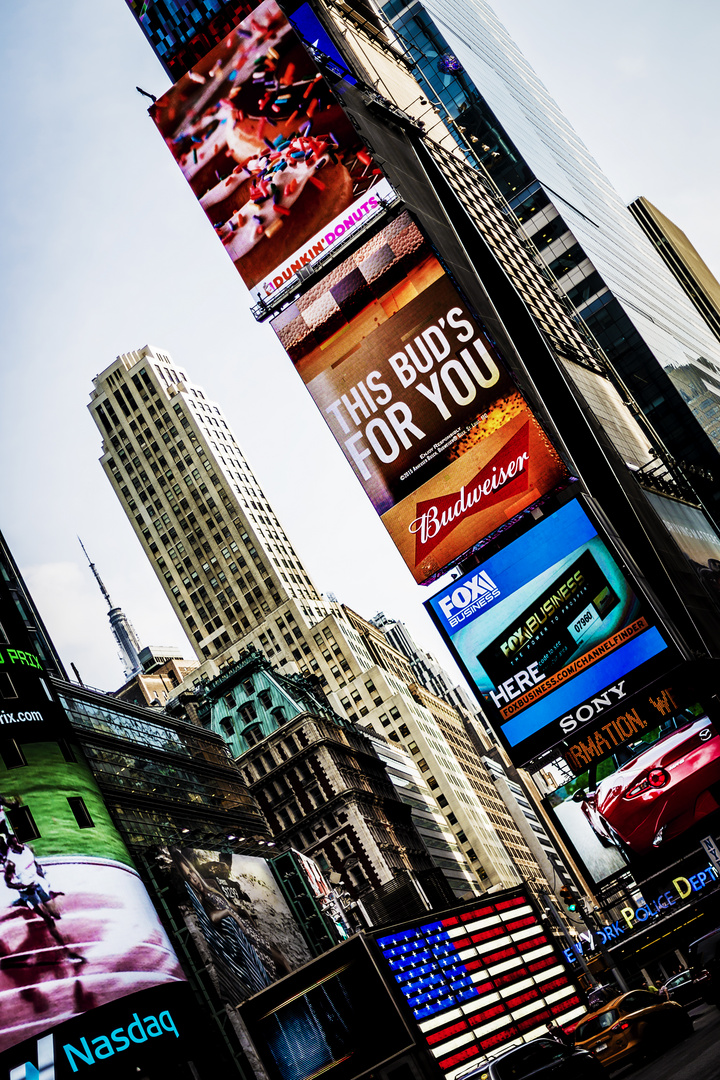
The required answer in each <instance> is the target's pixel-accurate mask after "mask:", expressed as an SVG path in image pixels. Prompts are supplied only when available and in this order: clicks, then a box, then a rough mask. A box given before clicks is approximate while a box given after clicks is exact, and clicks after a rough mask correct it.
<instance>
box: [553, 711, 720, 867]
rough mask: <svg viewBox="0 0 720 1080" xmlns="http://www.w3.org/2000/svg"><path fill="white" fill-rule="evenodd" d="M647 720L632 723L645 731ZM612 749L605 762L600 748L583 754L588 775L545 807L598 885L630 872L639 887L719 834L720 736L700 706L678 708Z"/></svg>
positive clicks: (577, 756)
mask: <svg viewBox="0 0 720 1080" xmlns="http://www.w3.org/2000/svg"><path fill="white" fill-rule="evenodd" d="M668 695H669V692H667V694H666V695H665V701H667V700H668ZM656 700H657V699H656ZM640 715H641V711H640V710H639V709H638V708H635V709H633V710H632V711H631V713H630V714H629V716H628V718H627V719H628V721H629V722H630V724H632V725H633V726H636V727H638V725H637V721H638V719H639V718H640ZM625 719H626V718H625V717H620V721H625ZM648 719H649V717H648ZM607 745H608V744H607V743H606V749H605V753H604V755H598V754H597V746H596V741H594V740H590V746H589V747H587V746H585V745H583V744H580V746H579V747H577V746H576V747H575V748H574V761H575V769H576V771H577V770H581V771H577V775H575V776H574V777H572V778H571V779H569V780H567V781H566V782H565V783H564V784H562V785H561V786H559V787H558V788H557V789H556V790H555V791H554V792H552V793H551V794H550V795H549V796H547V797H546V800H545V803H546V806H547V808H548V809H549V811H550V813H551V815H552V816H553V817H554V818H555V821H556V822H557V824H558V825H559V826H560V829H561V831H562V833H563V834H564V835H565V837H566V838H567V840H568V841H569V843H570V844H571V845H572V846H573V847H574V848H575V849H576V851H577V853H578V857H579V861H580V862H581V863H582V864H584V866H585V872H586V874H587V876H588V877H589V878H590V879H591V880H592V881H594V882H595V883H596V884H599V883H601V882H602V881H604V880H606V879H607V878H608V877H612V876H613V875H614V874H616V873H617V872H618V871H620V870H625V869H627V868H628V866H629V867H630V869H631V870H632V872H633V874H634V876H635V877H636V879H637V880H641V879H642V878H644V877H647V876H648V875H650V874H656V873H658V872H659V871H660V870H661V869H662V868H663V867H664V866H666V865H668V864H670V863H672V862H674V860H676V859H678V858H681V857H683V856H684V855H686V854H687V851H688V850H689V849H690V848H691V847H692V845H693V843H695V844H697V843H698V842H699V837H700V835H701V834H703V835H704V834H705V833H708V832H711V831H712V830H713V829H716V828H717V824H718V810H720V802H718V795H719V793H720V734H719V733H718V730H717V728H716V727H715V726H714V724H713V723H712V722H711V721H710V719H709V718H708V717H707V715H705V714H704V713H703V711H702V709H701V707H700V706H693V707H692V708H687V709H679V708H676V707H675V706H674V703H673V707H672V708H670V709H668V710H667V711H666V712H665V716H664V718H663V719H660V718H659V716H658V713H657V712H656V713H655V720H654V725H653V726H651V727H645V728H642V727H639V729H638V732H637V733H636V735H635V736H634V737H631V738H630V739H627V740H626V741H624V742H622V743H620V744H619V745H617V747H614V748H613V749H612V752H611V753H608V750H607ZM583 758H584V759H585V767H584V769H583V768H582V765H581V762H582V760H583ZM566 760H568V755H567V754H566Z"/></svg>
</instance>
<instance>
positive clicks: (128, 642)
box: [78, 536, 143, 679]
mask: <svg viewBox="0 0 720 1080" xmlns="http://www.w3.org/2000/svg"><path fill="white" fill-rule="evenodd" d="M78 543H79V544H80V547H81V548H82V549H83V552H84V553H85V558H86V559H87V561H88V565H89V566H90V569H91V570H92V572H93V576H94V578H95V580H96V581H97V583H98V585H99V586H100V592H101V593H102V594H103V596H104V597H105V599H106V600H107V605H108V608H109V609H110V610H109V611H108V618H109V619H110V628H111V630H112V632H113V637H114V638H115V642H116V644H117V647H118V655H119V656H120V663H121V664H122V666H123V671H124V672H125V677H126V678H127V679H132V678H133V676H134V675H137V674H138V672H140V671H142V669H143V667H142V663H141V661H140V655H139V654H140V650H141V649H142V646H141V644H140V639H139V638H138V636H137V634H136V633H135V630H134V628H133V625H132V623H131V622H130V620H129V619H128V617H127V615H125V613H124V612H123V610H122V609H121V608H119V607H113V602H112V600H111V599H110V593H109V592H108V591H107V589H106V588H105V583H104V582H103V579H102V578H101V577H100V575H99V573H98V572H97V570H96V568H95V563H94V562H92V561H91V559H90V556H89V555H88V553H87V551H85V545H84V544H83V542H82V540H81V539H80V537H79V536H78Z"/></svg>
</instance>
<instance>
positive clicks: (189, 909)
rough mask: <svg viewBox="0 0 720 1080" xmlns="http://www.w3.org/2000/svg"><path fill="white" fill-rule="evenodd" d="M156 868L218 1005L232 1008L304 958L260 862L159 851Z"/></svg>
mask: <svg viewBox="0 0 720 1080" xmlns="http://www.w3.org/2000/svg"><path fill="white" fill-rule="evenodd" d="M158 864H159V866H160V867H161V868H162V869H163V870H165V871H166V872H167V873H168V874H169V875H170V876H171V878H172V880H173V883H174V885H175V894H176V899H177V902H178V905H179V907H180V911H181V913H182V916H183V919H184V921H185V924H186V925H187V927H188V928H189V929H190V931H191V933H192V935H193V939H194V940H195V941H196V943H197V942H198V939H200V940H201V941H202V942H203V943H204V948H203V953H204V955H203V959H204V960H205V962H206V966H207V968H208V970H209V972H210V974H211V977H212V979H213V983H214V985H215V988H216V990H217V991H218V993H219V995H220V997H221V998H222V1000H223V1001H225V1002H226V1003H228V1004H230V1005H232V1006H236V1005H237V1004H238V1003H239V1002H240V1001H244V1000H245V998H247V997H250V996H251V995H253V994H257V993H259V992H260V991H261V990H263V989H264V988H265V987H266V986H269V985H270V984H271V983H273V982H275V980H276V979H279V978H282V976H283V975H287V974H288V972H290V971H293V970H294V969H295V968H297V967H299V966H300V965H301V964H304V963H306V962H307V961H308V960H309V959H310V951H309V949H308V947H307V945H306V943H305V940H304V939H303V937H302V935H301V933H300V931H299V929H298V927H297V924H296V923H295V919H294V917H293V915H292V913H291V911H290V908H289V907H288V905H287V902H286V900H285V898H284V897H283V895H282V893H281V892H280V889H279V887H278V885H277V883H276V881H275V879H274V877H273V875H272V873H271V871H270V868H269V866H268V864H267V862H266V860H265V859H259V858H255V857H252V856H248V855H230V854H223V853H220V852H217V851H205V850H201V849H198V848H183V849H180V848H163V849H161V851H160V853H159V856H158Z"/></svg>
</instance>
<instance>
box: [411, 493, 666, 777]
mask: <svg viewBox="0 0 720 1080" xmlns="http://www.w3.org/2000/svg"><path fill="white" fill-rule="evenodd" d="M426 607H427V608H428V610H429V612H430V614H431V616H432V617H433V619H434V620H435V622H436V625H437V626H438V627H439V629H440V631H441V633H442V634H443V636H444V638H445V640H446V641H447V642H448V644H449V646H450V648H451V649H452V651H453V653H454V655H455V656H456V658H457V659H458V662H459V663H461V665H462V666H463V668H464V670H465V673H466V674H467V676H468V679H469V680H470V683H471V685H472V686H474V687H475V688H476V689H477V691H478V692H479V693H480V694H481V696H482V699H483V701H484V702H485V703H486V705H487V713H488V717H489V718H490V720H491V722H492V723H493V724H494V726H495V729H496V731H497V732H498V734H499V735H500V737H501V738H502V740H503V742H504V744H505V746H506V748H507V749H508V752H509V753H510V756H511V757H512V759H513V761H514V762H515V763H516V764H519V765H522V764H524V763H526V762H528V761H530V760H531V759H532V758H533V757H536V756H537V755H538V754H541V753H543V752H544V751H546V750H548V749H549V748H551V747H553V746H555V745H557V744H558V743H560V742H561V741H562V740H564V739H566V738H567V737H568V736H572V735H573V734H574V733H576V732H577V731H578V729H579V728H582V727H584V726H585V725H587V724H589V723H591V722H592V723H593V725H598V724H599V723H601V721H602V717H603V714H604V713H605V712H606V711H607V710H612V709H614V708H615V707H616V706H618V705H619V704H621V703H622V702H623V701H624V700H625V699H626V698H627V697H629V696H630V695H631V694H632V693H634V692H636V691H637V690H640V689H642V688H643V687H644V686H647V685H648V684H649V683H650V682H651V681H652V679H653V678H654V677H655V676H656V675H658V674H660V673H661V672H662V671H667V670H668V668H669V667H672V666H673V664H675V663H677V662H678V658H677V654H676V651H675V649H674V648H672V647H671V646H670V645H669V644H668V642H667V641H666V640H665V638H664V637H663V634H662V633H661V630H660V628H659V627H658V625H657V620H656V618H655V616H654V614H653V613H652V611H651V610H650V608H649V605H648V604H647V603H646V602H644V601H642V600H641V599H640V597H639V596H638V595H637V594H636V593H635V591H634V589H633V587H632V585H631V583H630V581H629V580H628V579H627V577H626V576H625V575H624V574H623V573H622V571H621V570H620V567H619V566H618V564H617V562H616V560H615V558H614V557H613V555H612V554H611V553H610V551H609V550H608V547H607V545H606V544H605V542H604V541H603V539H602V538H601V536H600V535H599V534H598V531H597V529H596V527H595V525H594V524H593V522H592V521H591V520H590V518H589V517H588V515H587V514H586V513H585V511H584V510H583V508H582V506H581V505H580V503H579V502H578V501H577V500H572V501H570V502H568V503H567V504H566V505H565V506H563V507H562V508H561V509H560V510H557V511H556V512H555V513H553V514H551V515H550V516H548V517H546V518H544V519H543V520H541V521H539V522H538V523H537V524H536V525H534V526H533V527H532V528H531V529H530V530H529V531H528V532H526V533H524V534H523V535H522V536H520V537H519V538H518V539H517V540H514V541H513V542H512V543H510V544H508V545H507V546H506V547H505V548H503V549H502V550H501V551H499V552H498V553H497V554H496V555H493V556H492V557H491V558H489V559H487V560H486V561H485V562H484V563H481V564H480V565H479V566H477V567H476V568H475V569H474V570H471V571H470V572H469V573H468V574H466V575H465V576H464V577H462V578H460V579H458V580H457V581H454V582H453V583H452V584H451V585H448V586H447V587H446V588H445V589H443V590H442V591H441V592H439V593H438V594H437V595H436V596H435V597H433V598H432V600H429V601H428V602H427V604H426Z"/></svg>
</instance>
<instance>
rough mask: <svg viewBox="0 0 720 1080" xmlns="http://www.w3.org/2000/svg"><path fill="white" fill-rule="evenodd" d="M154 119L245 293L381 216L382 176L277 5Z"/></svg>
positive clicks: (247, 23)
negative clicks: (375, 214)
mask: <svg viewBox="0 0 720 1080" xmlns="http://www.w3.org/2000/svg"><path fill="white" fill-rule="evenodd" d="M150 115H151V116H152V118H153V120H154V121H155V123H156V124H157V127H158V128H159V130H160V132H161V134H162V135H163V137H164V139H165V141H166V143H167V145H168V147H169V148H170V150H171V152H172V154H173V156H174V158H175V160H176V161H177V163H178V165H179V166H180V169H181V170H182V172H183V175H184V176H185V178H186V180H187V181H188V183H189V184H190V186H191V188H192V190H193V192H194V194H195V196H196V198H197V199H198V200H199V202H200V205H201V206H202V208H203V210H204V211H205V213H206V214H207V216H208V218H209V219H210V221H211V223H212V225H213V226H214V228H215V231H216V233H217V235H218V236H219V238H220V240H221V241H222V243H223V244H224V246H225V250H226V251H227V253H228V255H229V256H230V258H231V259H232V261H233V262H234V264H235V267H236V269H237V271H238V273H239V274H240V276H241V278H242V279H243V281H244V282H245V284H246V285H247V286H248V288H250V289H252V288H253V287H254V286H257V285H258V284H259V283H263V284H262V288H261V289H260V290H256V291H255V295H256V296H264V295H267V294H268V293H270V292H272V291H274V290H275V289H276V288H277V280H278V278H279V279H281V280H282V281H286V280H290V278H291V277H292V275H294V274H295V273H296V270H297V269H300V268H302V267H304V266H307V265H308V264H309V263H312V262H313V261H315V260H316V259H317V258H318V257H319V256H320V255H321V254H323V253H324V252H325V250H327V248H328V247H329V245H330V244H331V243H332V242H333V241H334V240H335V239H337V237H338V236H340V235H343V236H347V235H348V234H349V233H351V232H352V231H354V230H355V229H357V228H358V227H359V226H360V225H362V224H363V223H364V221H365V220H366V218H367V217H369V216H370V215H371V214H372V213H373V211H375V210H376V209H377V207H378V206H379V205H380V203H379V201H378V195H376V193H375V191H374V188H375V187H376V185H377V184H378V183H379V181H380V180H381V179H383V174H382V170H381V169H379V168H376V167H375V165H374V163H373V161H372V159H371V158H370V155H369V154H368V151H367V150H366V148H365V144H364V143H363V141H362V139H361V138H360V136H359V135H358V134H357V132H356V131H355V128H354V127H353V125H352V124H351V123H350V120H349V119H348V117H347V116H346V115H345V112H344V111H343V109H342V107H341V106H340V104H339V103H338V101H337V99H336V97H335V96H334V94H333V92H332V90H331V89H330V87H329V85H328V84H327V82H326V81H325V79H324V78H323V76H322V75H321V74H320V71H319V69H318V67H317V65H316V64H315V62H314V60H313V59H312V57H311V56H310V54H309V52H308V51H307V50H306V48H305V46H304V45H303V44H302V42H301V40H300V38H299V37H298V35H297V34H296V33H295V31H294V30H293V28H292V26H291V25H290V23H289V22H288V20H287V18H286V17H285V15H284V14H283V13H282V11H281V10H280V8H279V7H278V5H277V3H276V2H275V0H262V2H261V3H260V4H258V5H257V6H256V7H255V9H254V11H253V12H252V14H250V15H247V16H246V17H245V18H244V19H242V20H241V21H240V22H239V23H238V24H237V25H236V26H235V27H234V29H233V30H232V31H231V32H230V33H228V34H227V35H226V36H225V37H223V39H222V41H221V42H220V44H219V45H217V46H216V47H215V48H214V49H212V50H211V51H210V52H209V53H208V54H207V55H206V56H205V57H204V58H203V59H202V60H201V61H200V62H199V63H198V64H197V65H196V66H195V67H194V68H193V69H192V71H189V72H188V73H187V74H185V75H183V77H182V78H181V79H180V80H179V81H178V82H177V83H176V84H175V85H174V86H173V87H172V88H171V89H170V90H169V91H168V92H167V93H166V94H165V95H164V96H163V97H161V98H160V99H159V100H158V101H157V102H156V103H155V104H154V105H153V106H152V107H151V109H150ZM388 192H389V188H388V185H387V184H386V185H385V195H386V196H387V194H388ZM330 226H332V228H331V227H330ZM329 236H332V239H328V237H329ZM293 267H295V268H293ZM286 275H287V276H286Z"/></svg>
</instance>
